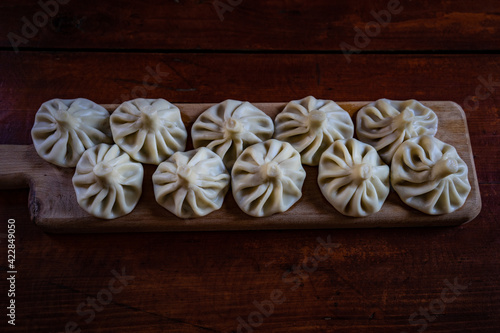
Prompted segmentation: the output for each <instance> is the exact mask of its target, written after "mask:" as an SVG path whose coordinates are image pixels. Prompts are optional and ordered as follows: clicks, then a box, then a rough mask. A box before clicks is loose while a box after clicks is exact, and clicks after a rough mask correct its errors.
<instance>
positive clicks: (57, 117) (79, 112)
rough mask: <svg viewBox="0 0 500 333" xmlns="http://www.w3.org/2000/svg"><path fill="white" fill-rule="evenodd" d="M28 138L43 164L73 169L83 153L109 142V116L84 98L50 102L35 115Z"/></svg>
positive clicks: (100, 107) (104, 110) (102, 109)
mask: <svg viewBox="0 0 500 333" xmlns="http://www.w3.org/2000/svg"><path fill="white" fill-rule="evenodd" d="M31 137H32V138H33V144H34V146H35V149H36V151H37V152H38V155H40V156H41V157H42V158H43V159H44V160H46V161H48V162H50V163H53V164H56V165H59V166H62V167H74V166H75V165H76V163H78V160H79V159H80V157H81V156H82V154H83V152H84V151H85V150H86V149H88V148H91V147H94V146H95V145H97V144H99V143H111V142H112V139H111V132H110V129H109V112H108V111H106V109H105V108H103V107H102V106H100V105H98V104H96V103H94V102H92V101H89V100H88V99H85V98H77V99H52V100H50V101H47V102H45V103H43V104H42V106H41V107H40V109H39V110H38V112H37V113H36V116H35V124H34V125H33V129H32V130H31Z"/></svg>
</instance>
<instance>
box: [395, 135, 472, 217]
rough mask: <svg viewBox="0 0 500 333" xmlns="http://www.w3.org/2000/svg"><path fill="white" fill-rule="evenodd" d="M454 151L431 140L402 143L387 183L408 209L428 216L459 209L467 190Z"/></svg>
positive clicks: (463, 167) (464, 173)
mask: <svg viewBox="0 0 500 333" xmlns="http://www.w3.org/2000/svg"><path fill="white" fill-rule="evenodd" d="M467 172H468V168H467V164H465V162H464V161H463V160H462V159H461V158H460V156H458V153H457V151H456V149H455V148H454V147H453V146H451V145H449V144H446V143H444V142H442V141H440V140H438V139H436V138H435V137H432V136H420V137H416V138H413V139H410V140H407V141H405V142H404V143H403V144H401V146H400V147H399V148H398V150H397V151H396V153H395V154H394V157H393V159H392V164H391V183H392V186H393V188H394V190H395V191H396V192H397V193H398V194H399V197H400V198H401V200H403V202H404V203H406V204H407V205H408V206H410V207H413V208H415V209H417V210H419V211H421V212H424V213H426V214H430V215H438V214H446V213H451V212H453V211H455V210H456V209H458V208H460V207H462V205H463V204H464V203H465V200H466V199H467V196H468V195H469V192H470V190H471V186H470V184H469V179H468V177H467Z"/></svg>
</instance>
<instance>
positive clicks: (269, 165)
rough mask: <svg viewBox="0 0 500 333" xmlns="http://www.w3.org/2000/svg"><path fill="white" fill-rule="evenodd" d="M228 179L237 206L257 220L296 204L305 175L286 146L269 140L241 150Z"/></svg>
mask: <svg viewBox="0 0 500 333" xmlns="http://www.w3.org/2000/svg"><path fill="white" fill-rule="evenodd" d="M231 176H232V178H231V179H232V189H233V196H234V199H235V200H236V203H237V204H238V206H239V207H240V208H241V210H243V211H244V212H245V213H247V214H248V215H251V216H256V217H261V216H269V215H272V214H275V213H281V212H284V211H286V210H288V209H289V208H290V207H291V206H292V205H293V204H294V203H295V202H297V201H298V200H299V199H300V197H301V196H302V185H303V184H304V179H305V177H306V172H305V171H304V168H303V167H302V164H301V161H300V155H299V153H298V152H297V151H296V150H295V149H294V148H293V147H292V146H291V145H290V144H289V143H286V142H281V141H278V140H275V139H271V140H268V141H265V142H262V143H257V144H254V145H253V146H250V147H248V148H247V149H245V151H243V153H242V154H241V155H240V157H239V158H238V159H237V160H236V163H235V164H234V166H233V170H232V175H231Z"/></svg>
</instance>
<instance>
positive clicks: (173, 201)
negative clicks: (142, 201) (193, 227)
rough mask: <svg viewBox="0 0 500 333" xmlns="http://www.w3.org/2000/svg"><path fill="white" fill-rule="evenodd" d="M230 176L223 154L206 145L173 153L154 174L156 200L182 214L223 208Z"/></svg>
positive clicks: (203, 214)
mask: <svg viewBox="0 0 500 333" xmlns="http://www.w3.org/2000/svg"><path fill="white" fill-rule="evenodd" d="M229 180H230V176H229V173H228V172H227V170H226V167H225V166H224V163H223V162H222V159H221V158H220V156H219V155H217V154H216V153H214V152H213V151H211V150H210V149H208V148H205V147H202V148H199V149H195V150H190V151H186V152H177V153H175V154H173V155H172V156H171V157H170V158H169V159H168V160H166V161H165V162H162V163H161V164H160V165H159V166H158V169H157V170H156V172H155V173H154V174H153V184H154V192H155V197H156V201H157V202H158V203H159V204H160V205H161V206H163V207H164V208H166V209H167V210H168V211H170V212H171V213H173V214H175V215H176V216H178V217H182V218H189V217H198V216H205V215H207V214H210V213H211V212H213V211H215V210H217V209H219V208H221V206H222V203H223V201H224V196H225V195H226V193H227V191H228V189H229Z"/></svg>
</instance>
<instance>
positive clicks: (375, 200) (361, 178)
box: [318, 139, 390, 217]
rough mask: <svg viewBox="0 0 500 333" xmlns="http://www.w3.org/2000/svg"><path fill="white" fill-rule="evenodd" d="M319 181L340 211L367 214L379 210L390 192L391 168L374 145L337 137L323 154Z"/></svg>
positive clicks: (327, 196) (357, 215) (325, 193)
mask: <svg viewBox="0 0 500 333" xmlns="http://www.w3.org/2000/svg"><path fill="white" fill-rule="evenodd" d="M318 184H319V187H320V189H321V192H322V193H323V195H324V196H325V198H326V199H327V200H328V201H329V202H330V203H331V204H332V206H333V207H335V209H337V210H338V211H339V212H340V213H342V214H344V215H347V216H354V217H362V216H367V215H370V214H373V213H376V212H378V211H379V210H380V209H381V208H382V205H383V204H384V202H385V200H386V199H387V196H388V195H389V189H390V185H389V167H388V166H387V165H386V164H385V163H384V162H383V161H382V160H381V159H380V157H379V155H378V154H377V151H376V150H375V148H373V147H372V146H370V145H367V144H365V143H363V142H360V141H358V140H356V139H348V140H338V141H335V142H334V143H333V144H332V145H331V146H330V147H329V148H328V149H327V150H326V151H325V152H324V153H323V156H321V161H320V163H319V169H318Z"/></svg>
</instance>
